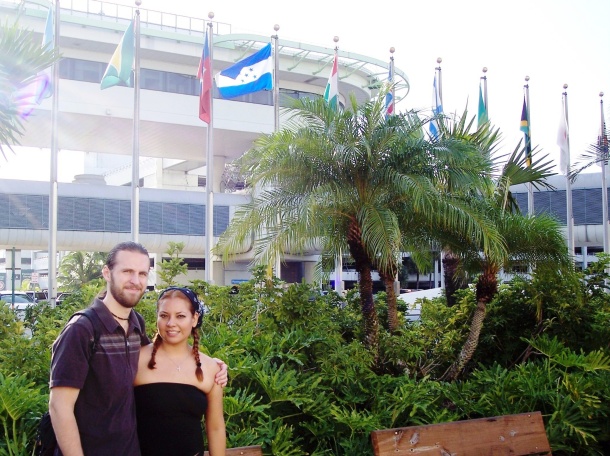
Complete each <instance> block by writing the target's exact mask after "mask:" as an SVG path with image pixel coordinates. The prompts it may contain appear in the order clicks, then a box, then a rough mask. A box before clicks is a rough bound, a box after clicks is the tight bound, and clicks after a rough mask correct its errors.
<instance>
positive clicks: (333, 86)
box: [324, 51, 339, 110]
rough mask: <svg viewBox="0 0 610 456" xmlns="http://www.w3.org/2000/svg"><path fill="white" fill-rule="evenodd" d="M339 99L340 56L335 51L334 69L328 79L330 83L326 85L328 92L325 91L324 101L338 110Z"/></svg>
mask: <svg viewBox="0 0 610 456" xmlns="http://www.w3.org/2000/svg"><path fill="white" fill-rule="evenodd" d="M338 99H339V72H338V56H337V51H335V58H334V60H333V68H332V70H331V72H330V76H329V77H328V83H327V84H326V90H325V91H324V100H325V101H326V102H327V103H328V106H330V107H331V108H332V109H335V110H336V109H337V106H338Z"/></svg>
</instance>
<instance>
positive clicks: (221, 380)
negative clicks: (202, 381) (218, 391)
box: [212, 358, 229, 388]
mask: <svg viewBox="0 0 610 456" xmlns="http://www.w3.org/2000/svg"><path fill="white" fill-rule="evenodd" d="M212 359H213V360H214V362H215V363H216V364H218V367H219V368H220V370H219V371H218V372H217V373H216V376H215V377H214V382H215V383H217V384H218V385H220V386H221V388H224V387H225V386H227V382H228V381H229V374H228V369H227V365H226V364H225V362H224V361H223V360H222V359H218V358H212Z"/></svg>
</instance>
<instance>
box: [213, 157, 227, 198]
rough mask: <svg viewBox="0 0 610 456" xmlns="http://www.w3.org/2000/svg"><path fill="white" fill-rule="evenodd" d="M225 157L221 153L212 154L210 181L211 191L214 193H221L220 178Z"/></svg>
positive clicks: (223, 168) (223, 169) (225, 160)
mask: <svg viewBox="0 0 610 456" xmlns="http://www.w3.org/2000/svg"><path fill="white" fill-rule="evenodd" d="M226 162H227V157H224V156H222V155H214V181H213V183H212V191H213V192H214V193H221V191H220V181H221V180H222V174H223V173H224V171H225V163H226Z"/></svg>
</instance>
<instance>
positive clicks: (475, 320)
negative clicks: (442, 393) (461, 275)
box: [442, 271, 498, 381]
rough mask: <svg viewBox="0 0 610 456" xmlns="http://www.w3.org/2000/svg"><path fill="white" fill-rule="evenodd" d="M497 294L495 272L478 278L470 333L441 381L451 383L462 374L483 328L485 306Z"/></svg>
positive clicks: (489, 272)
mask: <svg viewBox="0 0 610 456" xmlns="http://www.w3.org/2000/svg"><path fill="white" fill-rule="evenodd" d="M497 293H498V278H497V276H496V272H495V271H487V272H484V273H483V274H481V275H480V276H479V280H478V281H477V287H476V297H477V307H476V309H475V310H474V314H473V315H472V322H471V323H470V332H469V333H468V337H467V338H466V342H464V346H463V347H462V350H461V351H460V354H459V355H458V358H457V359H456V360H455V362H454V363H453V364H452V365H451V366H449V369H447V371H446V372H445V373H444V374H443V376H442V379H443V380H448V381H453V380H455V379H456V378H457V377H458V375H459V374H460V373H461V372H462V370H463V369H464V367H465V366H466V364H467V363H468V361H470V360H471V359H472V355H474V352H475V350H476V349H477V346H478V345H479V336H480V334H481V329H482V328H483V321H484V320H485V314H486V311H487V304H488V303H489V302H490V301H491V300H492V299H493V297H494V296H495V295H496V294H497Z"/></svg>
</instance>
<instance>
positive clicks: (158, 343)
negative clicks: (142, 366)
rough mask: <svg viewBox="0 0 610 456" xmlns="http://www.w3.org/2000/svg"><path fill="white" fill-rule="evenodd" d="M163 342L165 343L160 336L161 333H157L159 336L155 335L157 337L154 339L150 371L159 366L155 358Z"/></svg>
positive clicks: (149, 364)
mask: <svg viewBox="0 0 610 456" xmlns="http://www.w3.org/2000/svg"><path fill="white" fill-rule="evenodd" d="M162 342H163V339H162V338H161V336H160V335H159V331H157V334H155V337H154V338H153V349H152V353H151V355H150V361H149V362H148V368H149V369H154V368H155V365H156V364H157V362H156V361H155V357H156V356H157V350H158V349H159V347H160V346H161V343H162Z"/></svg>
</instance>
